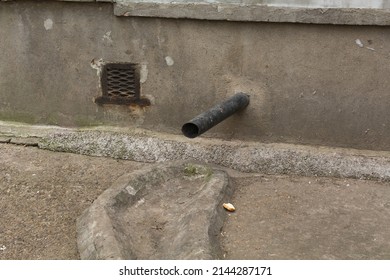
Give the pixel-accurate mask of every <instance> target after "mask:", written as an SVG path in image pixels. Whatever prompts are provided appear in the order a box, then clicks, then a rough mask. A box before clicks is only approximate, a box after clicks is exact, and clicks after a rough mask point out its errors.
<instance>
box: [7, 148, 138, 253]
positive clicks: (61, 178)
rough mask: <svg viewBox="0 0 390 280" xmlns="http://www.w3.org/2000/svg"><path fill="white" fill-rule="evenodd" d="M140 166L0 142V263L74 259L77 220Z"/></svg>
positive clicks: (110, 159)
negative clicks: (104, 192) (120, 178)
mask: <svg viewBox="0 0 390 280" xmlns="http://www.w3.org/2000/svg"><path fill="white" fill-rule="evenodd" d="M143 166H145V164H142V163H136V162H132V161H124V160H115V159H112V158H102V157H100V158H98V157H88V156H82V155H76V154H67V153H55V152H50V151H45V150H40V149H38V148H36V147H23V146H17V145H11V144H0V213H1V215H0V259H18V260H19V259H25V260H29V259H78V258H79V254H78V251H77V244H76V218H77V217H78V216H79V215H80V214H81V213H82V211H83V210H84V209H86V208H87V207H88V206H89V205H90V204H91V203H92V202H93V201H94V200H95V199H96V198H97V197H98V196H99V195H100V194H101V193H102V192H103V191H104V190H105V189H106V188H108V187H110V185H111V183H112V182H113V180H116V179H117V178H118V177H119V176H121V175H123V174H124V173H127V172H131V171H132V170H135V169H139V168H141V167H143Z"/></svg>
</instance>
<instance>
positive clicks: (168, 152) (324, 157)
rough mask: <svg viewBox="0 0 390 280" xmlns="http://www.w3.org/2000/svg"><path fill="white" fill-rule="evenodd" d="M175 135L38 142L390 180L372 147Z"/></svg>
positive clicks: (135, 156)
mask: <svg viewBox="0 0 390 280" xmlns="http://www.w3.org/2000/svg"><path fill="white" fill-rule="evenodd" d="M175 138H176V139H175ZM175 138H174V137H169V136H166V135H163V134H159V135H154V136H149V135H147V134H144V135H140V134H133V135H131V134H126V133H117V132H115V133H112V132H102V131H80V132H73V133H59V134H55V135H51V136H49V137H46V138H44V139H42V141H41V142H40V143H39V147H40V148H43V149H49V150H53V151H62V152H73V153H80V154H85V155H91V156H109V157H114V158H120V159H130V160H134V161H141V162H164V161H170V160H189V159H195V160H198V159H201V160H202V161H205V162H208V163H214V164H218V165H221V166H225V167H229V168H232V169H236V170H239V171H243V172H262V173H266V174H295V175H304V176H325V177H341V178H360V179H374V180H384V181H390V156H389V155H388V153H382V154H381V153H374V154H373V153H371V152H369V151H367V153H366V154H364V153H362V152H359V151H356V150H348V149H329V148H316V147H307V146H297V145H283V144H262V143H247V142H238V141H234V142H229V141H222V140H206V139H198V140H197V141H189V140H184V139H183V137H175ZM370 154H371V155H370ZM381 155H386V156H381Z"/></svg>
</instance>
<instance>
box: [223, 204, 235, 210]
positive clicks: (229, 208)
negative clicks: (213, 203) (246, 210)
mask: <svg viewBox="0 0 390 280" xmlns="http://www.w3.org/2000/svg"><path fill="white" fill-rule="evenodd" d="M223 208H225V209H226V210H228V211H229V212H234V211H235V210H236V208H235V207H234V206H233V204H231V203H224V204H223Z"/></svg>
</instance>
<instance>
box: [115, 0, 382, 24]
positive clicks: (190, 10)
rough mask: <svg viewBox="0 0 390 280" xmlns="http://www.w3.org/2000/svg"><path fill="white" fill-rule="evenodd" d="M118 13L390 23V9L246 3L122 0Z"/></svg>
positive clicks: (253, 19) (150, 15) (151, 15)
mask: <svg viewBox="0 0 390 280" xmlns="http://www.w3.org/2000/svg"><path fill="white" fill-rule="evenodd" d="M114 5H115V6H114V14H115V15H117V16H141V17H163V18H190V19H203V20H228V21H257V22H292V23H314V24H340V25H390V9H357V8H296V7H273V6H264V5H245V4H211V3H177V2H176V3H153V2H141V3H133V2H120V1H118V2H117V3H116V4H114Z"/></svg>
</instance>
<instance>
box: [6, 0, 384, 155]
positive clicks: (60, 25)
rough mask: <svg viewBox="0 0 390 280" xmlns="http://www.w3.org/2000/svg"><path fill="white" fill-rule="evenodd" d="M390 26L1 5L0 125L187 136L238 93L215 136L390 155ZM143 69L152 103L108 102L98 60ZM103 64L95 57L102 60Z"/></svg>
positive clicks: (107, 7) (89, 6)
mask: <svg viewBox="0 0 390 280" xmlns="http://www.w3.org/2000/svg"><path fill="white" fill-rule="evenodd" d="M389 31H390V28H389V27H375V26H360V27H357V26H331V25H303V24H282V23H254V22H253V23H243V22H241V23H240V22H227V21H200V20H175V19H158V18H139V17H137V18H136V17H115V16H114V15H113V7H112V5H111V4H109V3H69V2H67V3H64V2H37V3H36V2H35V1H33V2H0V38H1V39H0V50H1V52H0V61H1V62H2V63H1V65H0V119H3V120H10V119H11V120H16V121H25V122H31V123H49V124H58V125H63V126H74V125H76V126H79V125H90V124H97V123H104V124H115V125H121V126H140V127H143V128H147V129H152V130H157V131H164V132H171V133H177V134H179V133H180V129H181V126H182V124H183V123H184V122H186V121H187V120H189V119H190V118H192V117H193V116H195V115H196V114H198V113H200V112H202V111H204V110H206V109H208V108H209V107H210V106H211V105H213V104H214V103H216V102H220V101H222V100H223V99H224V98H226V97H227V96H231V95H233V94H234V92H235V91H245V92H247V93H249V94H251V104H250V105H249V107H248V108H247V109H246V111H245V112H243V113H241V114H240V115H237V116H234V117H232V118H231V119H229V120H227V121H225V122H224V123H222V124H220V125H218V126H217V127H215V128H214V129H212V130H210V131H209V132H207V134H205V136H209V137H214V136H216V137H223V138H226V139H251V140H256V141H263V142H289V143H303V144H321V145H330V146H342V147H354V148H365V149H377V150H390V142H389V141H388V139H389V137H390V129H389V125H390V122H389V121H390V110H389V109H388V108H390V83H389V79H388V73H389V71H390V63H389V60H390V33H389ZM100 58H102V59H104V60H105V61H108V62H122V61H123V62H135V63H139V64H141V65H142V69H143V70H142V72H143V77H142V79H143V83H142V85H141V86H142V88H141V89H142V95H144V96H147V97H149V98H150V99H151V100H152V105H151V106H150V107H148V108H144V109H139V108H130V107H123V106H103V107H102V106H98V105H96V104H95V103H94V102H93V100H94V98H95V97H97V96H99V95H100V94H101V92H100V88H99V78H98V76H97V72H96V70H95V69H93V68H92V67H91V60H92V59H96V60H97V59H100ZM96 60H95V61H96Z"/></svg>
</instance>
